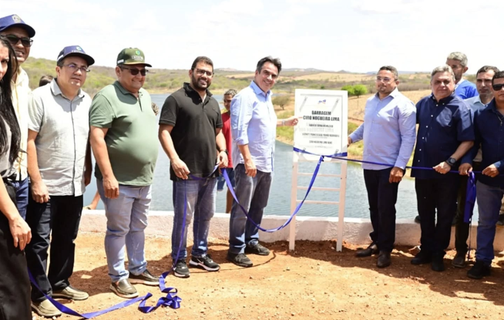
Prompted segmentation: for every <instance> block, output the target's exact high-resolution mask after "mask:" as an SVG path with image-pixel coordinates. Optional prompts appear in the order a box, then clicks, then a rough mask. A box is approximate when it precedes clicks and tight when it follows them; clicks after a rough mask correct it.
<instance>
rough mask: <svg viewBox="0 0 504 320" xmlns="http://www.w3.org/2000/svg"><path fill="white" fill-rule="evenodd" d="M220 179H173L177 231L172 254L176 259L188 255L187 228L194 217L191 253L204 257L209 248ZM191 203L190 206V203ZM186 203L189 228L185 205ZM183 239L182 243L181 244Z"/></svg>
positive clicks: (174, 227)
mask: <svg viewBox="0 0 504 320" xmlns="http://www.w3.org/2000/svg"><path fill="white" fill-rule="evenodd" d="M216 182H217V179H215V178H211V179H204V180H179V181H173V209H174V216H173V231H172V253H171V256H172V258H173V260H176V259H177V258H178V259H179V260H183V259H185V258H186V257H187V249H186V246H187V229H188V227H189V224H190V223H191V220H192V218H193V216H194V223H193V239H194V245H193V247H192V251H191V255H192V256H193V257H204V256H206V254H207V251H208V241H207V240H208V239H207V238H208V230H209V228H210V219H212V217H213V215H214V211H215V210H214V207H215V184H216ZM186 203H187V206H186ZM185 206H186V211H187V212H186V221H185V228H184V230H182V225H183V223H184V207H185ZM181 242H182V243H181Z"/></svg>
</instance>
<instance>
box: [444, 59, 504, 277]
mask: <svg viewBox="0 0 504 320" xmlns="http://www.w3.org/2000/svg"><path fill="white" fill-rule="evenodd" d="M497 72H499V69H497V68H496V67H492V66H483V67H481V68H480V69H479V70H478V73H477V74H476V89H477V90H478V93H479V95H478V96H475V97H472V98H469V99H466V100H465V102H466V103H467V105H468V106H469V107H471V111H472V112H476V111H478V110H479V109H483V108H485V107H486V106H487V105H488V104H489V103H490V101H492V99H493V97H494V95H493V91H492V78H493V76H494V75H495V74H496V73H497ZM469 166H471V163H463V164H461V165H460V168H459V171H460V174H461V175H462V176H461V177H460V186H459V190H458V196H457V215H456V216H455V249H456V250H457V254H456V255H455V258H453V261H452V265H453V266H454V267H456V268H463V267H465V256H466V253H467V249H468V247H467V238H468V237H469V223H465V222H464V212H465V203H466V191H467V170H468V168H469ZM472 168H473V169H474V170H475V171H479V170H481V149H479V151H478V153H477V154H476V156H475V157H474V159H472Z"/></svg>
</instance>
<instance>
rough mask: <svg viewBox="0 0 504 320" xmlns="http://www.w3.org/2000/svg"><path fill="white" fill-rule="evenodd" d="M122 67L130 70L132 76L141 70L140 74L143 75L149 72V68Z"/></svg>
mask: <svg viewBox="0 0 504 320" xmlns="http://www.w3.org/2000/svg"><path fill="white" fill-rule="evenodd" d="M120 68H121V69H122V70H124V69H126V70H129V72H130V73H131V75H132V76H136V75H137V74H138V73H139V72H140V74H141V75H142V77H143V76H145V75H146V74H147V72H149V70H147V69H137V68H126V67H120Z"/></svg>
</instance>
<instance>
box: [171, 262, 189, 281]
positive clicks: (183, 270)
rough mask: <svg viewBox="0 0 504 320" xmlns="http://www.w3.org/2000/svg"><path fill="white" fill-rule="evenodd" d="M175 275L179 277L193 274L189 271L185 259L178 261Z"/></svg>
mask: <svg viewBox="0 0 504 320" xmlns="http://www.w3.org/2000/svg"><path fill="white" fill-rule="evenodd" d="M173 275H174V276H175V277H179V278H189V276H190V275H191V274H190V273H189V268H188V267H187V263H186V262H185V260H179V261H177V263H176V264H175V267H174V268H173Z"/></svg>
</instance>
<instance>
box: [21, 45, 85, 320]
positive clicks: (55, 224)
mask: <svg viewBox="0 0 504 320" xmlns="http://www.w3.org/2000/svg"><path fill="white" fill-rule="evenodd" d="M56 63H57V66H56V74H57V77H56V78H55V79H53V80H52V81H51V83H49V84H47V85H45V86H43V87H39V88H37V89H35V90H34V91H33V93H32V99H31V101H30V105H29V108H28V114H29V122H28V173H29V174H30V190H31V197H30V199H29V203H28V211H27V214H26V222H27V223H28V225H29V226H30V228H31V229H32V233H33V238H32V241H31V242H30V244H29V245H28V246H27V248H26V260H27V262H28V269H29V270H30V272H31V273H32V275H33V277H34V279H35V281H36V282H37V284H38V286H39V287H40V288H41V289H42V292H41V291H39V290H38V289H37V288H35V287H32V295H31V298H32V308H33V309H34V310H35V311H36V312H37V313H38V314H40V315H42V316H45V317H53V316H58V315H59V314H61V312H60V311H59V310H58V309H56V308H55V307H54V306H53V305H52V303H51V302H50V301H49V300H47V299H46V298H45V297H44V295H43V293H45V294H46V295H50V296H52V297H53V298H64V299H73V300H85V299H87V298H88V294H87V293H86V292H84V291H81V290H78V289H75V288H73V287H72V286H70V282H69V279H70V277H71V276H72V273H73V266H74V259H75V244H74V242H75V239H76V238H77V232H78V230H79V222H80V218H81V213H82V207H83V194H84V190H85V186H86V185H88V184H89V182H90V181H91V170H92V168H91V150H90V148H89V118H88V117H89V106H90V105H91V98H90V97H89V95H88V94H87V93H85V92H84V91H82V86H83V85H84V83H85V82H86V77H87V73H88V71H89V69H88V68H89V66H90V65H92V64H93V63H94V59H93V58H92V57H91V56H90V55H88V54H86V53H85V52H84V50H83V49H82V48H81V47H80V46H68V47H65V48H63V50H61V52H60V53H59V54H58V57H57V62H56ZM51 232H52V233H51ZM49 242H50V245H51V246H50V247H51V250H50V258H51V259H50V266H49V272H48V274H46V270H47V251H48V248H49Z"/></svg>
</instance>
